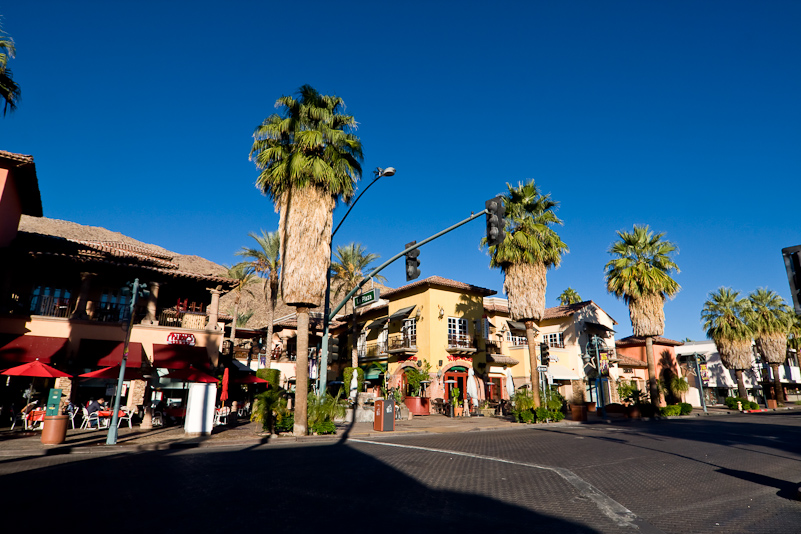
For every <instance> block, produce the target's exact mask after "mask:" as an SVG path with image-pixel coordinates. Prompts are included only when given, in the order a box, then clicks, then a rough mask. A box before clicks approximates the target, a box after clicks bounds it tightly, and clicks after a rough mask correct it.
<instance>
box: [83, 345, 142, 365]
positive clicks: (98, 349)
mask: <svg viewBox="0 0 801 534" xmlns="http://www.w3.org/2000/svg"><path fill="white" fill-rule="evenodd" d="M124 347H125V343H124V342H123V341H109V340H105V339H82V340H81V344H80V347H79V348H78V361H79V362H80V363H81V365H84V366H86V367H110V366H112V365H117V364H120V363H122V350H123V348H124ZM126 365H127V366H128V367H142V344H141V343H135V342H133V341H132V342H130V343H129V344H128V363H127V364H126Z"/></svg>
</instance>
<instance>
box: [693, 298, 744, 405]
mask: <svg viewBox="0 0 801 534" xmlns="http://www.w3.org/2000/svg"><path fill="white" fill-rule="evenodd" d="M739 296H740V292H739V291H733V290H732V289H730V288H728V287H721V288H720V289H718V290H717V291H715V292H713V293H710V294H709V298H708V299H707V300H706V302H704V307H703V309H702V310H701V321H702V322H703V325H704V328H705V329H706V336H707V337H708V338H709V339H711V340H712V341H714V342H715V347H716V348H717V349H718V354H720V361H721V362H723V365H724V366H726V368H727V369H733V370H734V374H735V376H736V377H737V394H738V396H739V397H742V398H743V399H747V398H748V391H746V389H745V381H744V380H743V371H745V370H746V369H750V368H751V337H752V335H753V332H752V330H751V328H749V326H748V324H747V323H746V322H745V319H744V316H747V315H748V313H749V310H750V307H751V305H750V303H749V302H748V301H747V300H746V299H740V298H738V297H739Z"/></svg>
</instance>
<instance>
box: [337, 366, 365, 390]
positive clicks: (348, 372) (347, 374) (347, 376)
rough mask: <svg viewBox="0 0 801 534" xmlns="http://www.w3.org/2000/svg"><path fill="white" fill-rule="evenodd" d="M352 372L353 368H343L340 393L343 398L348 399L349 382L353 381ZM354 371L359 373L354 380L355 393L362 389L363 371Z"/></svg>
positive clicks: (356, 369) (357, 369)
mask: <svg viewBox="0 0 801 534" xmlns="http://www.w3.org/2000/svg"><path fill="white" fill-rule="evenodd" d="M353 371H354V368H353V367H345V369H344V370H343V371H342V376H343V378H342V381H343V382H344V384H343V386H342V389H341V390H340V392H341V393H342V397H343V398H348V397H350V381H351V380H352V379H353ZM355 371H356V372H357V373H359V376H358V378H356V383H357V384H358V389H357V391H362V390H363V389H364V370H363V369H359V368H358V367H357V368H355Z"/></svg>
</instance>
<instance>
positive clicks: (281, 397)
mask: <svg viewBox="0 0 801 534" xmlns="http://www.w3.org/2000/svg"><path fill="white" fill-rule="evenodd" d="M276 383H277V382H276ZM287 413H288V410H287V400H286V391H284V390H283V389H281V388H278V387H273V386H272V384H271V385H270V387H269V388H268V389H267V391H264V392H262V393H259V394H258V395H256V398H255V402H254V404H253V411H252V412H251V415H250V420H251V421H255V422H257V423H261V428H262V431H264V432H270V433H274V432H276V428H275V426H276V422H277V420H278V417H280V416H282V415H286V414H287Z"/></svg>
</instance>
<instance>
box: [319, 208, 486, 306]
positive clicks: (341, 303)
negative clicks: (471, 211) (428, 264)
mask: <svg viewBox="0 0 801 534" xmlns="http://www.w3.org/2000/svg"><path fill="white" fill-rule="evenodd" d="M487 213H489V212H488V211H487V210H481V211H480V212H478V213H476V214H475V215H471V216H470V217H468V218H467V219H465V220H463V221H459V222H458V223H456V224H454V225H453V226H450V227H448V228H446V229H444V230H442V231H441V232H437V233H436V234H434V235H432V236H431V237H427V238H426V239H423V240H422V241H420V242H419V243H414V244H412V245H411V246H409V247H407V248H405V249H404V250H403V251H401V252H399V253H397V254H395V255H394V256H392V257H391V258H390V259H388V260H387V261H385V262H384V263H382V264H381V265H379V266H378V267H376V268H375V270H373V272H371V273H370V274H368V275H367V276H365V277H364V279H363V280H362V281H361V282H359V284H358V285H357V286H356V287H354V288H353V289H352V290H351V292H350V293H348V294H347V295H345V298H344V299H342V302H340V303H339V304H337V306H336V308H334V309H333V310H331V315H329V316H328V320H329V321H333V320H334V317H336V314H337V312H339V310H341V309H342V307H343V306H345V304H346V303H347V302H348V301H349V300H350V299H351V298H352V297H353V295H355V294H356V292H358V291H359V290H360V289H361V288H362V286H364V285H365V284H366V283H367V282H368V281H370V279H371V278H372V277H374V276H375V275H377V274H378V273H380V272H381V271H383V270H384V268H386V267H387V266H389V265H390V264H391V263H392V262H394V261H395V260H397V259H399V258H402V257H404V256H405V255H406V253H407V252H409V251H411V250H415V249H417V248H420V247H422V246H423V245H425V244H426V243H428V242H430V241H433V240H435V239H436V238H438V237H442V236H443V235H445V234H447V233H448V232H450V231H451V230H456V229H457V228H459V227H460V226H462V225H464V224H467V223H469V222H470V221H472V220H473V219H478V218H479V217H481V216H482V215H486V214H487Z"/></svg>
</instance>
